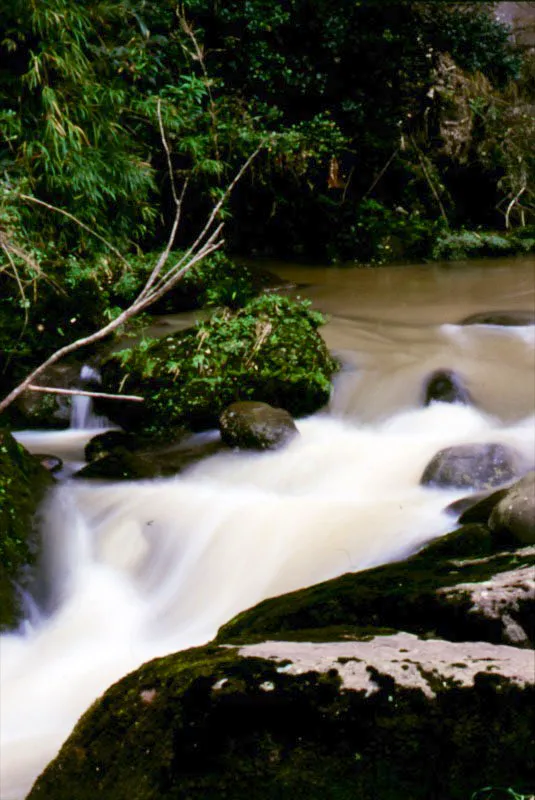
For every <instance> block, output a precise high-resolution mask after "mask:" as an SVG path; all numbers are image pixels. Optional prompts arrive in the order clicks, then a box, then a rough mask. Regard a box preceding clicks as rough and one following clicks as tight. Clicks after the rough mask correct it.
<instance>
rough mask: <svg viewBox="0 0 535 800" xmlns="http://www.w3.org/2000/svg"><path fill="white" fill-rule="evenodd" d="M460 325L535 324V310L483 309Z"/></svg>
mask: <svg viewBox="0 0 535 800" xmlns="http://www.w3.org/2000/svg"><path fill="white" fill-rule="evenodd" d="M459 324H460V325H503V326H507V327H511V326H517V325H535V311H534V310H533V309H528V310H525V311H481V312H479V313H478V314H471V315H470V316H469V317H465V319H463V320H461V322H460V323H459Z"/></svg>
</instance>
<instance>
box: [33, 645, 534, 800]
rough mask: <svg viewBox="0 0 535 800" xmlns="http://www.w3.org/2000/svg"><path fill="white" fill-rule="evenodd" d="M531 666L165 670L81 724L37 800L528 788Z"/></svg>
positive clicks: (485, 649) (399, 659)
mask: <svg viewBox="0 0 535 800" xmlns="http://www.w3.org/2000/svg"><path fill="white" fill-rule="evenodd" d="M534 724H535V687H534V686H533V670H532V660H531V654H530V653H529V652H527V651H523V650H520V649H518V648H513V647H504V646H492V645H488V644H484V643H469V644H466V643H462V644H452V643H450V642H443V641H436V640H429V641H422V640H420V639H418V638H417V637H415V636H411V635H408V634H396V635H393V636H381V635H379V636H374V637H373V638H370V641H367V642H343V643H341V642H338V643H334V644H333V643H330V642H327V643H320V644H318V643H302V644H296V643H295V642H284V641H280V642H264V643H260V644H257V645H252V646H248V647H241V648H239V649H233V648H230V649H229V648H226V647H213V646H208V647H204V648H197V649H193V650H189V651H186V652H184V653H177V654H176V655H172V656H167V657H165V658H160V659H156V660H154V661H151V662H149V663H148V664H145V665H144V666H142V667H141V668H140V669H138V670H136V671H135V672H133V673H132V674H130V675H128V676H127V677H126V678H123V679H122V680H121V681H119V682H118V683H116V684H115V685H114V686H112V687H111V688H110V689H109V690H108V691H107V692H106V693H105V694H104V696H103V697H102V698H100V699H99V700H97V701H96V702H95V703H94V705H93V706H92V708H91V709H90V710H89V711H88V712H87V713H86V714H85V715H84V716H83V717H82V719H81V720H80V722H79V723H78V725H77V726H76V728H75V729H74V731H73V733H72V734H71V736H70V737H69V739H68V740H67V741H66V743H65V744H64V745H63V747H62V749H61V751H60V753H59V755H58V756H57V758H55V759H54V761H52V763H51V764H50V765H49V766H48V767H47V768H46V769H45V771H44V773H43V774H42V775H41V776H40V777H39V778H38V780H37V782H36V783H35V785H34V787H33V789H32V791H31V792H30V794H29V796H28V800H38V798H41V799H49V800H72V798H73V797H74V796H76V799H77V800H93V799H94V798H96V797H103V798H114V800H127V799H128V800H160V798H166V800H186V798H194V797H198V798H203V800H205V799H206V800H216V798H217V800H219V798H227V800H250V798H255V800H273V799H274V798H281V800H287V799H288V798H295V800H325V798H333V799H334V798H340V800H346V799H347V800H349V799H350V798H356V797H362V798H372V797H377V798H381V800H399V798H410V799H411V800H429V798H430V797H447V798H448V800H466V798H467V797H470V796H471V795H472V794H473V792H475V791H476V790H477V789H479V788H481V787H483V786H486V785H489V784H502V783H503V784H505V785H507V786H518V785H522V783H523V782H525V781H528V780H529V774H530V772H529V769H530V768H529V763H528V762H529V760H526V752H527V751H528V750H529V747H530V743H531V736H532V730H533V725H534Z"/></svg>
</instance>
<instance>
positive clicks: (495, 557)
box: [216, 525, 535, 646]
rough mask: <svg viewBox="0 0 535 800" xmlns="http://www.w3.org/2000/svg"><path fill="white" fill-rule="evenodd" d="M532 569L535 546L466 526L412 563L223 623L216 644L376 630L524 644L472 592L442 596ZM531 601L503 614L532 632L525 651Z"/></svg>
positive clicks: (321, 587) (319, 587)
mask: <svg viewBox="0 0 535 800" xmlns="http://www.w3.org/2000/svg"><path fill="white" fill-rule="evenodd" d="M533 565H535V548H523V549H515V548H514V547H513V546H512V545H507V544H505V543H504V542H501V541H497V539H496V538H495V537H493V536H492V534H491V533H490V531H489V530H488V528H487V527H486V526H484V525H465V526H462V527H461V528H460V529H459V530H457V531H454V532H452V533H450V534H448V535H447V536H444V537H442V538H441V539H438V540H436V541H435V542H432V543H431V544H430V545H428V546H427V547H426V548H425V549H424V550H422V551H421V552H419V553H417V554H416V555H414V556H412V557H411V558H408V559H406V560H405V561H400V562H396V563H393V564H386V565H384V566H381V567H376V568H373V569H368V570H365V571H363V572H358V573H348V574H346V575H342V576H341V577H339V578H334V579H333V580H330V581H325V582H324V583H319V584H316V585H315V586H311V587H309V588H307V589H300V590H298V591H296V592H291V593H289V594H286V595H282V596H281V597H275V598H271V599H268V600H265V601H263V602H262V603H259V604H258V605H256V606H255V607H254V608H252V609H248V610H246V611H244V612H242V613H241V614H238V615H237V616H236V617H235V618H234V619H232V620H231V621H230V622H228V623H227V624H226V625H224V626H223V627H222V628H221V629H220V630H219V633H218V635H217V639H216V641H217V642H220V643H226V644H232V643H239V644H245V643H251V642H258V641H263V640H264V639H266V638H269V639H290V640H298V641H311V640H313V641H318V640H323V641H327V639H326V638H325V637H326V633H327V631H329V637H330V638H331V639H332V640H339V639H341V638H345V639H347V638H354V639H359V638H361V637H362V636H366V635H369V632H370V630H374V631H378V630H379V629H394V630H403V631H409V632H412V633H415V634H418V635H420V636H428V637H438V638H443V639H448V640H450V641H479V640H481V641H487V642H494V643H496V644H504V643H505V644H511V643H514V644H519V642H518V641H515V642H512V641H511V639H510V638H508V629H507V626H505V625H504V624H503V621H502V619H501V618H500V616H499V615H497V616H492V615H489V614H487V613H485V612H484V611H483V610H480V611H478V610H477V609H474V607H473V601H472V597H471V595H470V592H468V591H465V590H464V589H463V590H462V591H459V592H457V593H455V592H446V591H441V590H442V589H446V588H450V587H455V586H457V585H459V584H462V585H463V586H465V585H466V584H472V583H475V584H478V583H481V582H483V581H488V580H490V579H491V578H492V577H493V576H495V575H497V574H500V573H506V572H514V571H515V570H519V569H520V568H522V567H530V566H533ZM532 595H533V593H531V595H526V596H523V595H522V596H520V598H519V599H516V598H515V602H514V604H513V605H514V607H513V608H511V609H506V608H504V611H507V612H508V613H510V615H511V617H512V618H513V620H514V622H515V623H516V625H517V626H519V628H520V629H522V631H523V633H524V634H525V635H524V637H523V641H522V645H523V646H533V644H534V642H535V629H534V617H535V598H534V597H533V596H532Z"/></svg>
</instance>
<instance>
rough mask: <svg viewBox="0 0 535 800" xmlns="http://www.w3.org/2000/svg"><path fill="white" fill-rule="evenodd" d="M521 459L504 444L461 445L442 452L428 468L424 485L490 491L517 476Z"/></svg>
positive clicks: (422, 481) (422, 478)
mask: <svg viewBox="0 0 535 800" xmlns="http://www.w3.org/2000/svg"><path fill="white" fill-rule="evenodd" d="M521 464H522V459H521V457H520V455H519V454H518V453H517V452H516V451H515V450H513V449H512V448H510V447H506V446H505V445H503V444H493V443H492V444H461V445H454V446H453V447H446V448H445V449H444V450H440V451H439V452H438V453H437V454H436V455H435V456H434V457H433V458H432V459H431V461H430V462H429V464H428V465H427V467H426V468H425V470H424V472H423V474H422V477H421V478H420V483H421V484H422V485H423V486H437V487H442V486H443V487H456V488H462V487H463V486H469V487H471V488H473V489H490V488H494V487H497V486H501V485H503V484H504V483H507V482H508V481H511V480H513V479H514V478H516V477H518V475H519V474H520V472H521Z"/></svg>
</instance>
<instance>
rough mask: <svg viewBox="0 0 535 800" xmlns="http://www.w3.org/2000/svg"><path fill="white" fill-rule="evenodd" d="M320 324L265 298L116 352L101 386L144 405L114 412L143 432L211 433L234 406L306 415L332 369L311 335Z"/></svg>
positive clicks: (322, 395) (310, 314)
mask: <svg viewBox="0 0 535 800" xmlns="http://www.w3.org/2000/svg"><path fill="white" fill-rule="evenodd" d="M322 322H323V317H322V316H321V315H320V314H319V313H318V312H315V311H313V310H311V308H310V305H309V304H308V303H306V302H296V301H293V300H290V299H288V298H285V297H281V296H279V295H275V294H271V295H264V296H262V297H259V298H257V299H254V300H252V301H250V302H249V303H248V304H247V305H246V306H245V307H244V308H242V309H240V310H238V311H236V312H232V311H231V310H229V309H223V310H222V311H220V312H218V313H216V314H215V315H214V316H213V317H212V318H211V319H210V320H208V321H206V322H200V323H198V324H197V325H196V326H195V328H193V329H190V330H187V331H185V332H183V333H181V334H177V335H175V336H170V337H167V338H165V339H163V340H161V341H153V340H146V341H143V342H141V343H140V344H139V345H138V346H137V347H134V348H131V349H128V350H123V351H120V352H118V353H116V354H115V355H114V356H112V358H111V359H110V360H109V361H108V362H107V363H106V364H105V365H104V372H103V374H104V381H105V385H106V386H107V387H108V388H109V389H111V390H113V391H117V390H118V389H119V387H120V390H121V391H122V392H128V393H130V392H132V391H136V392H137V393H140V394H141V395H142V396H144V397H145V398H146V401H145V403H144V404H143V406H144V407H143V409H139V410H133V411H132V412H126V413H127V414H130V416H129V418H125V417H124V416H122V413H123V412H118V411H117V410H116V412H115V413H121V419H120V420H119V419H118V421H120V423H121V424H123V425H124V426H125V427H130V428H131V429H134V430H143V431H144V432H160V433H161V432H165V431H166V430H168V429H170V428H172V427H173V426H180V425H182V424H188V425H190V426H192V427H196V428H203V427H210V426H213V425H215V424H217V420H218V416H219V414H220V413H221V411H222V410H223V409H224V408H225V407H226V406H228V405H229V404H230V403H232V402H234V401H235V400H261V401H264V402H267V403H270V404H272V405H276V406H281V407H283V408H286V409H287V410H288V411H290V412H291V413H293V414H297V415H302V414H308V413H311V412H312V411H314V410H316V409H317V408H319V407H320V406H322V405H323V404H325V403H326V402H327V400H328V399H329V394H330V389H331V384H330V379H331V376H332V374H333V373H334V371H335V370H336V363H335V362H334V361H333V360H332V359H331V357H330V356H329V354H328V351H327V349H326V347H325V344H324V342H323V341H322V339H321V337H320V335H319V333H318V332H317V328H318V327H319V325H321V324H322ZM110 412H111V413H114V410H113V408H110ZM132 415H135V416H132Z"/></svg>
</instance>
